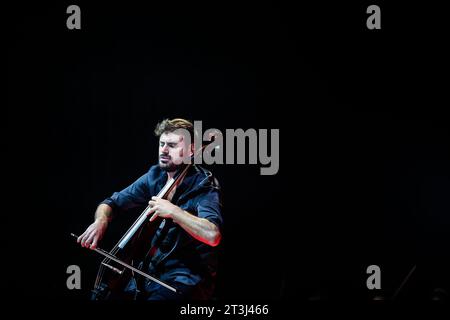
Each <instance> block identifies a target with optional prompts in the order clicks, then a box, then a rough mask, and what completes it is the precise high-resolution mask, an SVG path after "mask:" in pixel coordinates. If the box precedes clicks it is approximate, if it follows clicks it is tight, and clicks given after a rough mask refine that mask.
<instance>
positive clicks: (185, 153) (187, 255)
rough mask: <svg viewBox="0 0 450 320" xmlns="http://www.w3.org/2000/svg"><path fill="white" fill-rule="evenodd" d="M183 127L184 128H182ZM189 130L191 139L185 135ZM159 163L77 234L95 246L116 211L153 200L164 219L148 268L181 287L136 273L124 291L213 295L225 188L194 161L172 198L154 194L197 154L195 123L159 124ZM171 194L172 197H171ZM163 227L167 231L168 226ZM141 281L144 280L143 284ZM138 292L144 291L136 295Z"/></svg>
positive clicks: (160, 296) (153, 296)
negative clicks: (220, 186)
mask: <svg viewBox="0 0 450 320" xmlns="http://www.w3.org/2000/svg"><path fill="white" fill-rule="evenodd" d="M182 129H183V130H184V131H183V130H182ZM180 131H183V132H189V134H190V139H188V138H187V137H186V134H183V133H180ZM155 134H156V135H157V136H159V163H158V165H154V166H152V167H151V168H150V170H149V171H148V172H147V173H146V174H144V175H143V176H141V177H140V178H139V179H137V180H136V181H135V182H134V183H132V184H131V185H130V186H128V187H127V188H125V189H123V190H122V191H120V192H115V193H114V194H113V195H112V196H111V197H110V198H107V199H106V200H104V201H103V202H102V203H100V205H99V206H98V208H97V210H96V212H95V221H94V223H92V224H91V225H90V226H89V227H88V228H87V229H86V231H85V232H84V233H83V234H82V235H81V236H80V237H79V238H78V242H79V243H81V245H82V246H83V247H86V248H90V249H94V248H96V247H97V244H98V241H99V240H100V239H101V238H102V237H103V235H104V233H105V231H106V229H107V226H108V224H109V222H110V220H111V219H112V217H113V213H114V212H116V211H117V210H119V209H120V210H127V209H130V208H133V207H137V206H142V207H145V206H147V203H148V204H150V206H151V210H150V212H149V217H150V219H152V220H153V219H154V218H155V217H157V216H159V217H161V218H164V219H165V220H164V222H163V223H162V224H161V227H160V228H159V229H158V231H157V233H156V235H155V236H154V237H153V240H152V241H149V242H151V243H149V244H148V246H149V248H152V250H150V252H151V255H150V257H148V258H147V259H146V261H145V265H144V266H143V271H147V272H148V274H150V275H152V276H155V277H157V278H159V279H161V280H162V281H163V282H166V283H167V284H169V285H172V286H173V287H176V288H177V289H179V290H180V291H181V292H182V294H181V295H180V294H178V293H173V292H172V291H170V290H169V289H167V288H165V287H163V286H160V285H159V284H157V283H155V282H152V281H149V280H147V279H146V278H141V279H137V278H132V279H131V280H130V282H129V283H128V285H127V287H126V289H125V291H126V292H127V293H130V294H133V295H134V298H135V299H147V300H174V299H209V298H210V297H211V295H212V293H213V290H214V281H215V275H216V271H217V248H216V247H217V245H218V244H219V243H220V240H221V227H222V223H223V219H222V214H221V203H220V188H219V185H218V183H217V180H216V179H215V178H213V176H212V174H211V173H210V172H209V171H207V170H206V169H204V168H202V167H200V166H197V165H192V167H191V168H190V169H189V171H188V173H187V175H186V176H185V177H184V179H183V181H182V182H181V183H180V184H179V185H178V186H177V188H176V189H175V190H174V192H171V194H170V195H169V197H168V199H160V198H156V197H155V196H156V195H157V194H158V192H159V191H160V190H161V189H162V188H163V187H164V185H165V184H166V182H167V181H168V180H169V179H170V178H172V177H173V176H174V175H175V174H176V172H177V170H178V169H179V168H180V167H181V166H182V165H183V160H184V159H186V157H190V156H191V155H192V154H193V151H194V146H193V143H190V141H194V136H193V134H194V128H193V125H192V123H191V122H189V121H187V120H184V119H172V120H169V119H166V120H163V121H162V122H160V123H158V124H157V126H156V128H155ZM169 199H171V200H169ZM163 230H164V231H163ZM140 282H143V284H142V285H141V284H140ZM137 292H140V293H139V294H137Z"/></svg>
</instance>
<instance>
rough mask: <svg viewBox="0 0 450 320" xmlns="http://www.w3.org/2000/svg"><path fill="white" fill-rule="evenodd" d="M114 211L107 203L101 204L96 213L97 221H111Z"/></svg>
mask: <svg viewBox="0 0 450 320" xmlns="http://www.w3.org/2000/svg"><path fill="white" fill-rule="evenodd" d="M112 212H113V209H112V208H111V207H110V206H108V205H107V204H105V203H101V204H100V205H99V206H98V207H97V210H96V211H95V220H96V221H99V220H102V221H107V222H109V221H111V219H112Z"/></svg>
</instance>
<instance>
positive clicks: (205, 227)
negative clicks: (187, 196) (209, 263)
mask: <svg viewBox="0 0 450 320" xmlns="http://www.w3.org/2000/svg"><path fill="white" fill-rule="evenodd" d="M178 209H179V210H177V212H175V214H174V215H173V216H172V219H173V221H174V222H176V223H177V224H179V225H180V226H181V227H182V228H183V229H184V230H186V231H187V232H188V233H189V234H190V235H191V236H193V237H194V238H195V239H197V240H199V241H201V242H203V243H206V244H208V245H210V246H213V247H215V246H217V245H218V244H219V242H220V239H221V234H220V231H219V228H218V227H217V226H216V225H215V224H214V223H212V222H210V221H208V220H207V219H204V218H199V217H197V216H194V215H192V214H190V213H189V212H187V211H184V210H183V209H181V208H178Z"/></svg>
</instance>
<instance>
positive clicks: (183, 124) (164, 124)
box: [154, 118, 195, 142]
mask: <svg viewBox="0 0 450 320" xmlns="http://www.w3.org/2000/svg"><path fill="white" fill-rule="evenodd" d="M177 129H185V130H187V131H188V132H189V133H190V135H191V141H192V142H194V141H193V139H194V134H195V133H194V125H193V124H192V122H191V121H189V120H186V119H181V118H175V119H164V120H163V121H161V122H159V123H158V124H157V125H156V128H155V131H154V132H155V135H156V136H157V137H160V136H161V135H162V134H163V133H166V132H174V131H175V130H177Z"/></svg>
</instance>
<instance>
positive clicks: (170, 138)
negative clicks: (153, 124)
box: [159, 132, 183, 143]
mask: <svg viewBox="0 0 450 320" xmlns="http://www.w3.org/2000/svg"><path fill="white" fill-rule="evenodd" d="M182 140H183V135H182V134H177V133H174V132H164V133H163V134H162V135H161V136H160V137H159V141H162V142H167V143H177V142H180V141H182Z"/></svg>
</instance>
